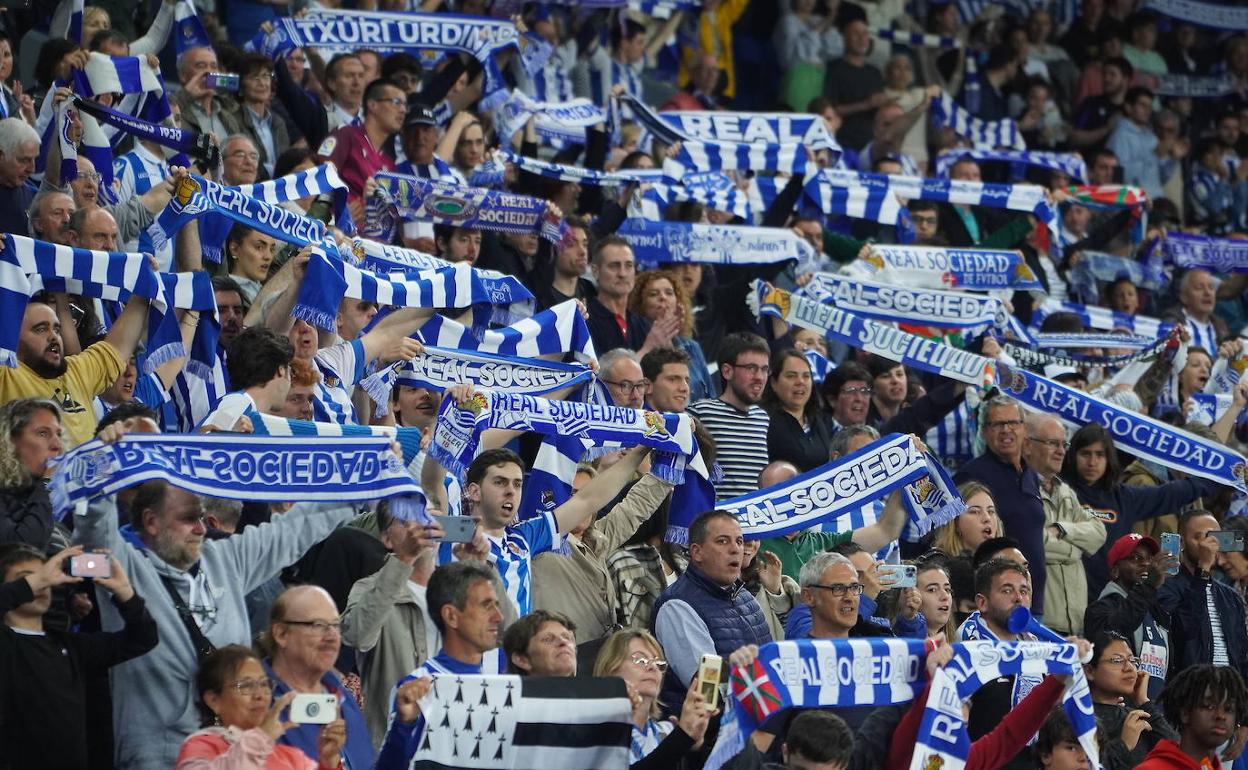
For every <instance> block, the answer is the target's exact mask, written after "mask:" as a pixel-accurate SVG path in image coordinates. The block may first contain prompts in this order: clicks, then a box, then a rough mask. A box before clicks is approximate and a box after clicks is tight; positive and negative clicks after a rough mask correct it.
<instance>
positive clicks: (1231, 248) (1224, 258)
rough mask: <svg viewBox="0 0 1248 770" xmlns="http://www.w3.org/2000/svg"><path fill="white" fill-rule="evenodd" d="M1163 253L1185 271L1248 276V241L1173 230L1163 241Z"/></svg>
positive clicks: (1169, 261)
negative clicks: (1196, 270) (1193, 270)
mask: <svg viewBox="0 0 1248 770" xmlns="http://www.w3.org/2000/svg"><path fill="white" fill-rule="evenodd" d="M1160 253H1161V254H1162V255H1163V256H1164V257H1165V259H1166V261H1167V262H1168V263H1169V264H1172V265H1174V266H1175V267H1181V268H1183V269H1185V270H1191V269H1199V270H1208V271H1209V272H1213V273H1232V272H1234V273H1248V241H1242V240H1233V239H1230V238H1213V237H1210V236H1207V235H1188V234H1187V233H1180V232H1175V231H1173V230H1169V231H1167V232H1166V237H1165V238H1164V239H1163V240H1162V242H1161V249H1160Z"/></svg>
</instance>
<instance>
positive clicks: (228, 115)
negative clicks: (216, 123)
mask: <svg viewBox="0 0 1248 770" xmlns="http://www.w3.org/2000/svg"><path fill="white" fill-rule="evenodd" d="M238 73H239V82H238V91H237V92H235V94H234V96H235V99H232V100H227V101H226V104H225V110H224V111H223V112H222V114H221V122H222V123H224V124H225V127H226V129H227V130H228V131H229V133H231V134H246V135H247V136H248V137H250V138H251V141H252V143H254V144H255V145H256V148H257V150H258V151H259V153H260V167H261V168H262V169H264V174H263V176H264V177H265V178H268V177H271V176H273V164H274V163H275V162H276V161H277V158H278V156H280V155H281V154H282V153H284V152H286V151H287V150H288V149H290V147H291V145H294V144H300V145H306V144H307V142H306V141H305V140H304V138H303V136H302V135H301V134H300V133H299V129H297V128H295V126H294V124H293V123H292V122H291V120H290V118H289V116H287V114H286V108H285V107H283V106H282V104H281V102H279V101H275V100H274V98H273V97H274V94H275V93H276V82H275V78H276V75H275V74H274V70H273V60H272V59H270V58H268V57H267V56H262V55H260V54H248V55H246V56H244V57H243V58H242V59H240V60H239V63H238Z"/></svg>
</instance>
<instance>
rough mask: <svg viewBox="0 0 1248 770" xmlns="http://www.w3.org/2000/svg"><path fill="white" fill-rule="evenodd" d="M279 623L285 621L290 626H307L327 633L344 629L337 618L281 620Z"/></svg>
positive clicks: (318, 631)
mask: <svg viewBox="0 0 1248 770" xmlns="http://www.w3.org/2000/svg"><path fill="white" fill-rule="evenodd" d="M276 622H278V623H285V624H286V625H288V626H306V627H307V628H310V629H312V630H313V631H315V632H316V633H318V634H327V633H329V632H330V631H333V632H334V633H335V634H337V633H340V632H341V631H342V623H341V622H340V621H337V620H279V621H276Z"/></svg>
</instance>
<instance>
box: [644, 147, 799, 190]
mask: <svg viewBox="0 0 1248 770" xmlns="http://www.w3.org/2000/svg"><path fill="white" fill-rule="evenodd" d="M806 161H807V153H806V148H805V146H804V145H801V144H764V143H758V144H745V143H742V142H694V141H690V142H682V143H681V145H680V152H678V153H677V154H676V157H675V158H669V159H667V160H665V161H663V175H664V176H665V177H666V178H667V180H668V181H669V182H671V183H673V184H682V183H683V182H684V179H685V177H686V176H687V175H689V174H691V173H694V172H698V171H772V172H777V173H782V174H796V175H799V176H801V175H803V174H805V173H806Z"/></svg>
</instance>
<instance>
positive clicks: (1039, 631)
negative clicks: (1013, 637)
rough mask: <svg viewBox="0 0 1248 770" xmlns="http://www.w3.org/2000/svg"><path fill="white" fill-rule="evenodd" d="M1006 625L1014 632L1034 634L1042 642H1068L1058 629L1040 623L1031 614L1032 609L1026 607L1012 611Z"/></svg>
mask: <svg viewBox="0 0 1248 770" xmlns="http://www.w3.org/2000/svg"><path fill="white" fill-rule="evenodd" d="M1005 627H1006V628H1008V629H1010V633H1012V634H1021V633H1023V632H1024V631H1025V632H1027V633H1030V634H1032V635H1033V636H1035V637H1036V638H1037V639H1039V640H1040V641H1042V642H1053V643H1054V644H1068V642H1067V641H1066V640H1065V639H1063V638H1062V637H1061V636H1060V635H1059V634H1058V633H1057V632H1056V631H1054V630H1053V629H1051V628H1047V627H1045V626H1043V625H1041V624H1040V622H1039V621H1037V620H1036V619H1035V618H1033V617H1032V616H1031V610H1029V609H1027V608H1026V607H1018V608H1016V609H1015V610H1014V611H1013V612H1011V613H1010V618H1009V621H1008V622H1007V623H1006V624H1005Z"/></svg>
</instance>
